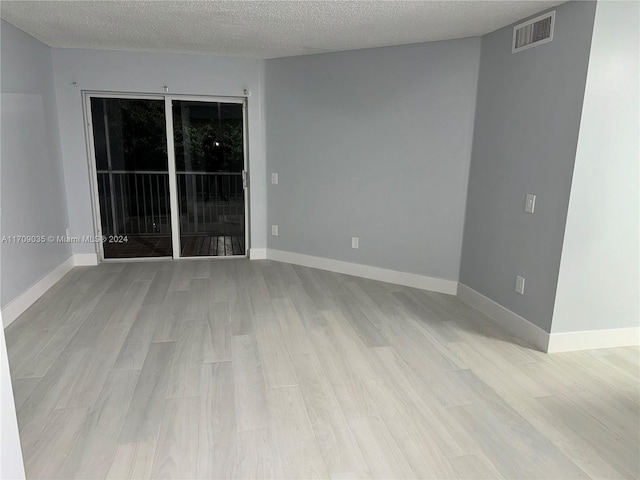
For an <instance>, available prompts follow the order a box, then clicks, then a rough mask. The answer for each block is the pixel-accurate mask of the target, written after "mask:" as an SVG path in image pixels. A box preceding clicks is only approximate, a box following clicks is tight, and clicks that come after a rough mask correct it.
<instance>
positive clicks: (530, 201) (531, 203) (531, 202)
mask: <svg viewBox="0 0 640 480" xmlns="http://www.w3.org/2000/svg"><path fill="white" fill-rule="evenodd" d="M535 209H536V196H535V195H532V194H530V193H529V194H527V199H526V201H525V203H524V211H525V212H527V213H533V211H534V210H535Z"/></svg>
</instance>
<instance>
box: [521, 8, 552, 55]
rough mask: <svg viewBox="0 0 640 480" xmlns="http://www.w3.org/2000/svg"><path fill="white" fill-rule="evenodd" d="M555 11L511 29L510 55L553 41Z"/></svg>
mask: <svg viewBox="0 0 640 480" xmlns="http://www.w3.org/2000/svg"><path fill="white" fill-rule="evenodd" d="M555 21H556V11H555V10H554V11H553V12H548V13H545V14H544V15H540V16H539V17H536V18H532V19H531V20H527V21H526V22H524V23H521V24H520V25H516V26H515V27H513V43H512V46H511V53H516V52H521V51H522V50H527V49H529V48H532V47H537V46H538V45H542V44H543V43H548V42H550V41H551V40H553V26H554V24H555Z"/></svg>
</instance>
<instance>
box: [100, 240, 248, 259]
mask: <svg viewBox="0 0 640 480" xmlns="http://www.w3.org/2000/svg"><path fill="white" fill-rule="evenodd" d="M127 240H128V241H127V242H123V243H105V244H104V245H103V248H104V256H105V258H139V257H142V258H146V257H171V256H172V250H171V236H170V235H127ZM180 245H181V247H182V251H181V252H180V256H182V257H200V256H212V257H222V256H232V255H244V253H245V245H244V237H241V236H235V235H234V236H231V235H183V236H181V237H180Z"/></svg>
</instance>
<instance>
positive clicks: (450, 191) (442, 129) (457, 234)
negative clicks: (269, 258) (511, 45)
mask: <svg viewBox="0 0 640 480" xmlns="http://www.w3.org/2000/svg"><path fill="white" fill-rule="evenodd" d="M479 54H480V39H479V38H470V39H463V40H453V41H445V42H433V43H427V44H416V45H407V46H400V47H388V48H377V49H369V50H358V51H350V52H339V53H330V54H322V55H311V56H303V57H291V58H283V59H275V60H268V61H267V64H266V75H265V85H266V88H265V99H266V106H265V113H266V146H267V167H268V172H277V173H278V174H279V184H278V185H271V184H270V183H269V185H268V188H269V195H268V198H269V205H268V220H269V221H268V223H269V224H277V225H278V226H279V236H277V237H273V236H270V237H269V248H273V249H278V250H284V251H289V252H296V253H302V254H307V255H314V256H319V257H325V258H330V259H337V260H343V261H348V262H354V263H359V264H365V265H372V266H377V267H382V268H388V269H393V270H398V271H403V272H410V273H416V274H421V275H427V276H431V277H436V278H442V279H448V280H457V279H458V272H459V265H460V250H461V242H462V229H463V222H464V208H465V197H466V189H467V178H468V168H469V161H470V153H471V141H472V135H473V118H474V109H475V94H476V85H477V74H478V63H479ZM269 233H270V232H269ZM352 236H357V237H359V238H360V248H359V249H358V250H355V249H352V248H351V237H352Z"/></svg>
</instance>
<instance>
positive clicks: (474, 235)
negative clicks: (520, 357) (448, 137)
mask: <svg viewBox="0 0 640 480" xmlns="http://www.w3.org/2000/svg"><path fill="white" fill-rule="evenodd" d="M594 11H595V2H569V3H565V4H562V5H560V6H558V7H557V9H556V24H555V33H554V39H553V41H552V42H551V43H547V44H545V45H541V46H538V47H535V48H532V49H529V50H526V51H523V52H519V53H516V54H512V53H511V38H512V32H513V29H512V27H506V28H503V29H501V30H498V31H496V32H493V33H491V34H489V35H486V36H484V37H483V38H482V54H481V60H480V74H479V80H478V103H477V107H476V121H475V130H474V141H473V153H472V158H471V169H470V173H469V190H468V194H467V213H466V221H465V233H464V244H463V249H462V265H461V269H460V281H461V283H463V284H465V285H467V286H469V287H471V288H473V289H474V290H476V291H478V292H480V293H481V294H483V295H485V296H487V297H488V298H490V299H491V300H493V301H495V302H497V303H499V304H500V305H502V306H504V307H506V308H508V309H509V310H511V311H513V312H515V313H517V314H518V315H520V316H522V317H524V318H525V319H527V320H529V321H530V322H532V323H534V324H535V325H537V326H539V327H540V328H542V329H544V330H546V331H547V332H549V331H550V327H551V317H552V312H553V304H554V297H555V292H556V284H557V279H558V269H559V264H560V254H561V251H562V241H563V235H564V229H565V221H566V216H567V206H568V201H569V191H570V188H571V176H572V171H573V165H574V160H575V154H576V144H577V138H578V130H579V126H580V114H581V109H582V101H583V95H584V88H585V80H586V74H587V65H588V61H589V48H590V45H591V33H592V28H593V20H594ZM528 193H532V194H535V195H537V201H536V209H535V210H536V211H535V213H534V214H533V215H532V214H528V213H525V212H524V203H525V196H526V194H528ZM516 275H521V276H523V277H524V278H525V279H526V283H525V295H524V296H521V295H519V294H517V293H516V292H515V290H514V286H515V279H516Z"/></svg>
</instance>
